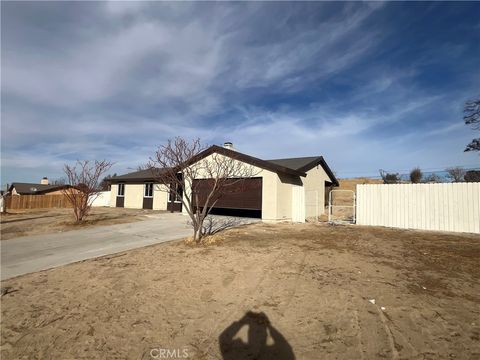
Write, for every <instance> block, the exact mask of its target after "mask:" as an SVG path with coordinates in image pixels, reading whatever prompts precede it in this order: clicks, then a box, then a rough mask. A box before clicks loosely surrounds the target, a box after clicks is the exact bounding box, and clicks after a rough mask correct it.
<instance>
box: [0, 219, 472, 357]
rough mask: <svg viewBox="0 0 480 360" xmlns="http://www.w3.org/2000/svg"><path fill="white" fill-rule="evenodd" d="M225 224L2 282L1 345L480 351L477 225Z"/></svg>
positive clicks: (413, 353)
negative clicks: (209, 237)
mask: <svg viewBox="0 0 480 360" xmlns="http://www.w3.org/2000/svg"><path fill="white" fill-rule="evenodd" d="M217 236H219V237H220V236H221V239H223V240H222V241H220V242H219V243H217V244H216V245H211V246H208V247H196V248H192V247H188V246H186V245H185V244H184V243H183V242H180V241H178V242H173V243H168V244H162V245H156V246H152V247H148V248H143V249H139V250H135V251H130V252H128V253H123V254H118V255H115V256H111V257H104V258H100V259H96V260H89V261H84V262H81V263H76V264H72V265H69V266H65V267H62V268H57V269H53V270H49V271H44V272H41V273H36V274H31V275H26V276H22V277H18V278H15V279H11V280H8V281H5V282H3V283H2V287H3V288H4V289H7V290H8V292H7V294H6V295H4V296H3V297H2V310H1V311H2V320H1V328H2V334H1V355H2V359H162V358H167V357H166V355H170V357H169V358H188V359H294V358H295V359H365V360H369V359H479V358H480V284H479V278H480V267H479V263H478V261H479V260H478V259H479V258H480V236H478V235H466V234H465V235H462V234H459V235H454V234H447V233H434V232H420V231H409V230H393V229H386V228H368V227H360V226H348V225H346V226H330V225H326V224H303V225H290V224H281V225H267V224H262V223H259V224H255V225H248V226H246V227H243V228H237V229H232V230H230V231H227V232H225V233H223V234H219V235H217ZM171 355H175V357H173V356H171Z"/></svg>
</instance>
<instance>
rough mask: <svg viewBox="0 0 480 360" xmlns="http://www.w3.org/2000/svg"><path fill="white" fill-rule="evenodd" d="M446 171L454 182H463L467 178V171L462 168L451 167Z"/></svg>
mask: <svg viewBox="0 0 480 360" xmlns="http://www.w3.org/2000/svg"><path fill="white" fill-rule="evenodd" d="M445 171H446V172H447V174H448V175H447V176H448V177H449V178H450V179H452V181H453V182H461V181H463V178H464V176H465V170H464V169H463V168H462V167H460V166H456V167H450V168H448V169H445Z"/></svg>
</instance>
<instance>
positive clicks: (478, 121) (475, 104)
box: [463, 99, 480, 151]
mask: <svg viewBox="0 0 480 360" xmlns="http://www.w3.org/2000/svg"><path fill="white" fill-rule="evenodd" d="M463 114H464V115H463V120H464V121H465V125H470V126H471V127H472V129H473V130H480V99H475V100H470V101H467V102H466V103H465V107H464V109H463ZM464 151H480V138H476V139H473V140H472V141H471V142H470V143H469V144H468V145H467V147H466V148H465V150H464Z"/></svg>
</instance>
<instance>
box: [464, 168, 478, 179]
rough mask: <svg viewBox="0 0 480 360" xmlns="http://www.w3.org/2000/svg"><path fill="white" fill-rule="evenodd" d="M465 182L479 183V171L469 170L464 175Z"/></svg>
mask: <svg viewBox="0 0 480 360" xmlns="http://www.w3.org/2000/svg"><path fill="white" fill-rule="evenodd" d="M464 178H465V181H466V182H480V170H470V171H467V172H466V173H465V177H464Z"/></svg>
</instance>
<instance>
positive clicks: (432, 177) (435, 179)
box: [424, 173, 442, 183]
mask: <svg viewBox="0 0 480 360" xmlns="http://www.w3.org/2000/svg"><path fill="white" fill-rule="evenodd" d="M424 182H426V183H441V182H442V178H441V177H440V176H438V175H437V174H435V173H431V174H430V175H428V176H426V177H425V180H424Z"/></svg>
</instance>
